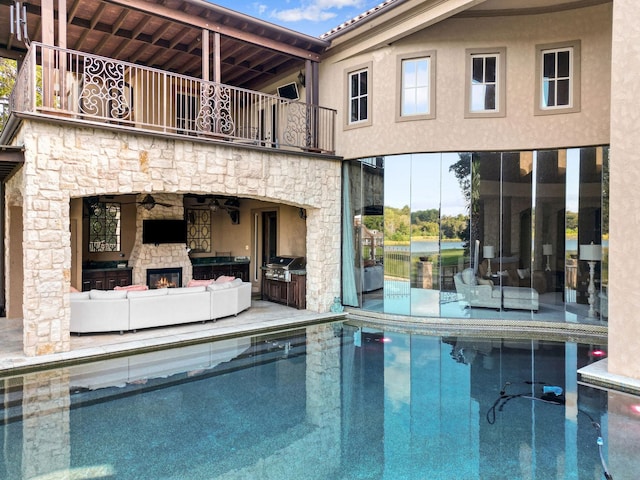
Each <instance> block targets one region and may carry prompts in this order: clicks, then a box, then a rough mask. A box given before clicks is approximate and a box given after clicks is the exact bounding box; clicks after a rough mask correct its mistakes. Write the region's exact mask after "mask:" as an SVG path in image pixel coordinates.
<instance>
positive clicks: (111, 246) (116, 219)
mask: <svg viewBox="0 0 640 480" xmlns="http://www.w3.org/2000/svg"><path fill="white" fill-rule="evenodd" d="M89 251H90V252H119V251H120V204H119V203H102V202H98V203H95V204H93V205H92V206H91V208H90V209H89Z"/></svg>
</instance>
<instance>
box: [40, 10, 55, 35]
mask: <svg viewBox="0 0 640 480" xmlns="http://www.w3.org/2000/svg"><path fill="white" fill-rule="evenodd" d="M40 16H41V18H42V43H44V44H45V45H51V46H54V45H55V38H54V33H53V32H54V26H53V0H42V7H41V15H40Z"/></svg>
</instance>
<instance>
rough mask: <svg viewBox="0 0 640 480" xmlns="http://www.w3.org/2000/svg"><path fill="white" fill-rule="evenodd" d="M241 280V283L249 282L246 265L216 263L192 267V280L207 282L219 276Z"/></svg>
mask: <svg viewBox="0 0 640 480" xmlns="http://www.w3.org/2000/svg"><path fill="white" fill-rule="evenodd" d="M223 275H224V276H227V277H236V278H241V279H242V281H243V282H248V281H249V264H248V263H218V264H213V265H193V269H192V276H193V279H194V280H209V279H211V278H214V279H215V278H218V277H221V276H223Z"/></svg>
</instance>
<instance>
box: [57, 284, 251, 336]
mask: <svg viewBox="0 0 640 480" xmlns="http://www.w3.org/2000/svg"><path fill="white" fill-rule="evenodd" d="M70 300H71V327H70V330H71V332H73V333H90V332H93V333H95V332H121V333H122V332H125V331H136V330H139V329H142V328H151V327H161V326H166V325H178V324H182V323H191V322H204V321H207V320H216V319H218V318H223V317H228V316H230V315H237V314H238V313H240V312H242V311H243V310H246V309H247V308H249V307H250V306H251V283H249V282H243V281H242V280H241V279H239V278H238V279H235V280H233V281H231V282H226V283H212V284H211V285H208V286H203V285H200V286H195V287H180V288H158V289H152V290H141V291H127V290H91V291H89V292H75V293H71V294H70Z"/></svg>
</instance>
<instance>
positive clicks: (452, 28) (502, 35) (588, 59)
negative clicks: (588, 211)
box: [320, 4, 611, 158]
mask: <svg viewBox="0 0 640 480" xmlns="http://www.w3.org/2000/svg"><path fill="white" fill-rule="evenodd" d="M383 33H384V32H383ZM367 34H369V32H367ZM572 40H580V41H581V51H582V52H581V53H582V54H581V60H582V61H581V65H582V81H581V90H582V95H581V111H580V112H579V113H574V114H559V115H542V116H535V115H534V92H535V56H536V55H535V54H536V52H535V46H536V45H539V44H547V43H553V42H562V41H566V42H568V41H572ZM476 47H478V48H480V47H506V88H507V90H506V102H507V105H506V116H505V117H503V118H464V114H465V95H464V93H465V49H468V48H476ZM354 50H355V48H352V49H347V48H344V47H342V48H340V49H337V51H335V52H332V51H331V50H330V51H329V53H328V55H327V56H326V58H325V59H324V60H323V63H322V64H321V67H320V68H321V78H322V84H323V86H324V85H335V86H337V87H336V88H322V89H321V91H320V93H321V97H320V104H321V105H326V106H330V107H332V108H336V109H337V110H338V118H337V151H338V152H339V153H340V155H342V156H344V157H345V158H361V157H367V156H375V155H383V154H393V153H407V152H439V151H475V150H525V149H542V148H547V147H548V148H557V147H560V146H562V147H570V146H585V145H594V144H607V143H609V101H610V97H609V95H610V74H609V72H610V62H611V5H610V4H609V5H600V6H595V7H589V8H581V9H575V10H570V11H566V12H558V13H553V14H544V15H529V16H504V17H496V18H483V17H479V18H453V19H449V20H445V21H443V22H441V23H439V24H436V25H434V26H432V27H430V28H428V29H425V30H422V31H419V32H417V33H415V34H413V35H411V36H409V37H406V38H403V39H402V40H399V41H397V42H394V43H392V44H391V45H385V46H384V47H383V48H379V49H377V50H375V51H372V52H367V53H358V54H353V51H354ZM425 50H429V51H431V50H434V51H435V52H436V100H435V108H436V118H435V119H431V120H418V121H403V122H396V120H395V118H396V109H397V108H398V107H397V96H398V91H399V86H398V85H397V84H396V70H397V67H396V58H397V56H398V55H400V54H406V53H413V52H422V51H425ZM370 61H371V62H372V75H373V92H372V97H371V98H370V101H369V105H372V112H371V115H372V120H373V123H372V125H371V126H369V127H362V128H352V129H350V130H343V126H344V122H345V119H344V115H345V114H346V112H345V109H344V104H345V97H346V94H347V93H346V92H347V87H346V84H345V71H346V70H347V69H349V68H353V66H356V65H361V64H363V63H366V62H370Z"/></svg>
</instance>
